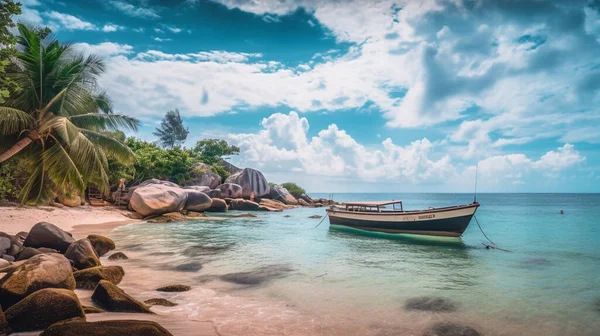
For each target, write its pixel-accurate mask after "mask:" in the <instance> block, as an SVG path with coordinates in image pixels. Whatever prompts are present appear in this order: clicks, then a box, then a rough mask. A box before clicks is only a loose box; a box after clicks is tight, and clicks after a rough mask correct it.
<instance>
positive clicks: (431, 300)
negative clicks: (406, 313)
mask: <svg viewBox="0 0 600 336" xmlns="http://www.w3.org/2000/svg"><path fill="white" fill-rule="evenodd" d="M404 308H405V309H406V310H426V311H432V312H453V311H456V310H458V306H457V305H456V304H455V303H454V302H453V301H451V300H449V299H445V298H437V297H428V296H423V297H416V298H412V299H409V300H408V301H406V304H405V305H404Z"/></svg>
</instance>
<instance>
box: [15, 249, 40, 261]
mask: <svg viewBox="0 0 600 336" xmlns="http://www.w3.org/2000/svg"><path fill="white" fill-rule="evenodd" d="M38 254H44V252H42V251H40V250H38V249H35V248H33V247H26V248H24V249H23V251H21V253H19V254H18V255H17V261H21V260H27V259H29V258H31V257H33V256H35V255H38Z"/></svg>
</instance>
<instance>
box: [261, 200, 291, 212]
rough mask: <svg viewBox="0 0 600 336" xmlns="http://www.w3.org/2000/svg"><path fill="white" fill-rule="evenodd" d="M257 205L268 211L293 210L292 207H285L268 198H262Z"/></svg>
mask: <svg viewBox="0 0 600 336" xmlns="http://www.w3.org/2000/svg"><path fill="white" fill-rule="evenodd" d="M259 204H260V205H262V206H264V207H267V208H269V209H276V210H285V209H293V208H295V207H294V206H293V205H286V204H284V203H282V202H280V201H276V200H272V199H268V198H262V199H261V200H260V203H259ZM271 211H272V210H271Z"/></svg>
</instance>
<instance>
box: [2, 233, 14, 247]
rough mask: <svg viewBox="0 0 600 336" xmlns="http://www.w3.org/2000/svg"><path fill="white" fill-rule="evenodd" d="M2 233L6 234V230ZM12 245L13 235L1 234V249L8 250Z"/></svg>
mask: <svg viewBox="0 0 600 336" xmlns="http://www.w3.org/2000/svg"><path fill="white" fill-rule="evenodd" d="M0 234H5V233H4V232H0ZM11 246H12V241H11V236H9V235H6V236H4V235H0V251H2V252H6V251H8V250H9V249H10V247H11Z"/></svg>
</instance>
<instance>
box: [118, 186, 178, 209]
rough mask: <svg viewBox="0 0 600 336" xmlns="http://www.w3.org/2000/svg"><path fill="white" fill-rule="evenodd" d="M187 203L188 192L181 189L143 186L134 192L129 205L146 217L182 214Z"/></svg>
mask: <svg viewBox="0 0 600 336" xmlns="http://www.w3.org/2000/svg"><path fill="white" fill-rule="evenodd" d="M186 201H187V192H186V191H185V190H184V189H182V188H179V187H173V186H168V185H162V184H152V185H147V186H141V187H139V188H137V189H135V191H134V192H133V195H132V196H131V201H130V202H129V205H130V206H131V207H132V208H133V210H135V211H136V212H137V213H139V214H140V215H142V216H144V217H148V216H155V215H162V214H164V213H167V212H180V211H181V210H183V207H184V205H185V202H186Z"/></svg>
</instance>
